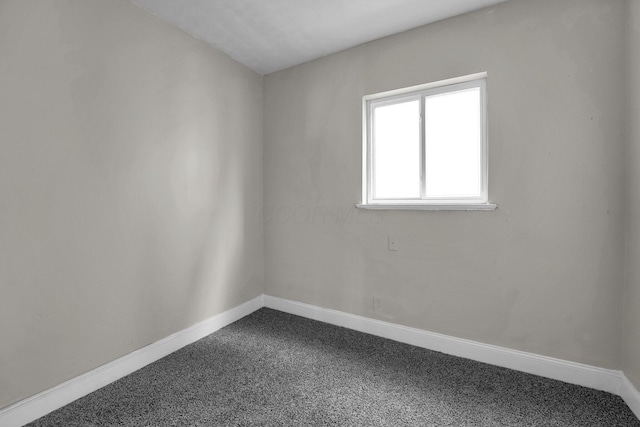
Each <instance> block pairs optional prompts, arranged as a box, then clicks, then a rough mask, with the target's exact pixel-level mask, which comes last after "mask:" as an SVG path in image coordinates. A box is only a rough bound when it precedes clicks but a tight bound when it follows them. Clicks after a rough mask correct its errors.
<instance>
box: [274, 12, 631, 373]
mask: <svg viewBox="0 0 640 427" xmlns="http://www.w3.org/2000/svg"><path fill="white" fill-rule="evenodd" d="M624 21H625V2H623V1H620V0H536V1H523V0H513V1H511V2H507V3H504V4H502V5H499V6H496V7H494V8H490V9H486V10H483V11H479V12H476V13H472V14H468V15H464V16H461V17H456V18H453V19H450V20H447V21H443V22H439V23H436V24H433V25H428V26H426V27H422V28H419V29H416V30H412V31H408V32H406V33H402V34H398V35H394V36H391V37H388V38H385V39H381V40H378V41H375V42H372V43H368V44H366V45H364V46H360V47H356V48H353V49H350V50H347V51H344V52H341V53H338V54H335V55H332V56H329V57H326V58H323V59H319V60H316V61H314V62H311V63H307V64H303V65H300V66H297V67H294V68H291V69H288V70H285V71H281V72H277V73H274V74H271V75H268V76H266V77H265V166H264V167H265V203H266V205H267V208H266V209H265V221H266V222H265V247H266V251H265V259H266V282H265V286H266V293H267V294H269V295H273V296H278V297H284V298H289V299H293V300H297V301H302V302H305V303H310V304H315V305H318V306H322V307H328V308H332V309H338V310H343V311H346V312H350V313H355V314H358V315H364V316H369V317H376V318H380V319H383V320H388V321H391V322H395V323H399V324H404V325H409V326H413V327H418V328H422V329H426V330H429V331H435V332H441V333H445V334H449V335H453V336H458V337H462V338H468V339H473V340H477V341H481V342H484V343H490V344H496V345H500V346H504V347H509V348H514V349H519V350H524V351H529V352H533V353H538V354H543V355H548V356H553V357H558V358H561V359H567V360H572V361H576V362H582V363H587V364H591V365H596V366H601V367H605V368H613V369H620V368H621V348H622V341H621V328H620V326H621V315H620V312H621V310H622V300H623V297H622V291H623V279H624V278H623V274H624V262H623V258H624V243H623V242H624V221H625V209H624V206H625V186H624V183H625V177H624V168H623V167H622V165H623V164H624V155H625V144H624V139H625V131H624V124H625V120H624V113H625V109H624V102H622V101H621V100H623V99H624V96H625V92H624V90H625V84H624V62H625V50H624V46H625V43H624V42H625V40H624V37H625V33H624ZM480 71H487V72H488V76H489V77H488V100H489V123H490V125H489V144H490V199H491V201H493V202H496V203H498V204H499V205H500V208H499V209H498V210H497V211H495V212H424V211H422V212H417V211H413V212H400V211H386V212H372V211H363V210H357V209H356V208H354V204H355V203H356V202H359V200H360V194H361V189H360V186H361V177H360V174H361V166H360V165H361V97H362V96H363V95H365V94H371V93H376V92H381V91H385V90H390V89H396V88H401V87H406V86H411V85H416V84H420V83H426V82H431V81H437V80H440V79H445V78H450V77H454V76H460V75H465V74H471V73H475V72H480ZM391 235H392V236H397V237H398V240H399V248H400V249H399V251H398V252H389V251H387V237H388V236H391ZM374 295H375V296H379V297H380V298H382V309H381V310H380V311H379V312H375V313H374V311H373V306H372V297H373V296H374ZM636 354H637V353H636ZM636 372H637V371H636Z"/></svg>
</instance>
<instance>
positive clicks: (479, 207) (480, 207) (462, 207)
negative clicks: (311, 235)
mask: <svg viewBox="0 0 640 427" xmlns="http://www.w3.org/2000/svg"><path fill="white" fill-rule="evenodd" d="M356 207H357V208H359V209H373V210H408V211H494V210H496V209H498V205H497V204H495V203H469V204H462V203H461V204H455V205H445V204H442V205H437V204H430V205H426V204H424V205H410V204H404V205H403V204H398V205H391V204H371V203H358V204H356Z"/></svg>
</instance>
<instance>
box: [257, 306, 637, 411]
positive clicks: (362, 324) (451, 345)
mask: <svg viewBox="0 0 640 427" xmlns="http://www.w3.org/2000/svg"><path fill="white" fill-rule="evenodd" d="M264 302H265V306H266V307H269V308H272V309H275V310H279V311H283V312H285V313H290V314H295V315H298V316H302V317H306V318H309V319H314V320H319V321H322V322H325V323H330V324H332V325H336V326H343V327H345V328H349V329H354V330H356V331H360V332H365V333H368V334H372V335H376V336H379V337H383V338H389V339H392V340H394V341H399V342H402V343H406V344H411V345H415V346H417V347H422V348H426V349H429V350H435V351H439V352H442V353H446V354H450V355H453V356H459V357H464V358H466V359H472V360H477V361H479V362H484V363H488V364H491V365H496V366H502V367H505V368H510V369H514V370H517V371H521V372H526V373H530V374H534V375H539V376H542V377H547V378H552V379H555V380H560V381H564V382H567V383H571V384H576V385H581V386H585V387H589V388H593V389H597V390H603V391H606V392H609V393H613V394H616V395H620V392H621V385H622V372H620V371H614V370H610V369H603V368H598V367H595V366H589V365H584V364H581V363H575V362H569V361H566V360H562V359H555V358H552V357H547V356H541V355H537V354H533V353H527V352H523V351H518V350H512V349H508V348H504V347H498V346H494V345H489V344H483V343H480V342H476V341H471V340H466V339H462V338H455V337H451V336H447V335H442V334H438V333H434V332H427V331H424V330H421V329H416V328H409V327H406V326H402V325H397V324H393V323H388V322H383V321H381V320H376V319H371V318H368V317H363V316H357V315H353V314H349V313H344V312H341V311H337V310H331V309H326V308H321V307H317V306H313V305H310V304H304V303H300V302H296V301H291V300H286V299H283V298H277V297H272V296H268V295H265V296H264ZM629 386H631V383H629ZM631 387H632V386H631ZM636 393H637V392H636ZM629 395H631V393H629ZM623 397H624V396H623ZM629 406H631V404H630V405H629ZM634 412H635V411H634ZM636 415H637V413H636Z"/></svg>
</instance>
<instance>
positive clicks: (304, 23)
mask: <svg viewBox="0 0 640 427" xmlns="http://www.w3.org/2000/svg"><path fill="white" fill-rule="evenodd" d="M132 1H133V2H134V3H136V4H138V5H139V6H141V7H143V8H145V9H147V10H149V11H151V12H152V13H154V14H156V15H158V16H159V17H160V18H162V19H164V20H166V21H168V22H169V23H171V24H173V25H175V26H177V27H179V28H181V29H183V30H184V31H186V32H188V33H190V34H192V35H194V36H195V37H197V38H199V39H201V40H203V41H205V42H207V43H209V44H211V45H213V46H215V47H216V48H218V49H220V50H222V51H223V52H225V53H227V54H228V55H229V56H231V57H232V58H234V59H235V60H236V61H238V62H240V63H242V64H244V65H246V66H247V67H249V68H251V69H253V70H254V71H257V72H258V73H260V74H268V73H271V72H274V71H278V70H282V69H285V68H289V67H291V66H294V65H297V64H301V63H303V62H307V61H310V60H313V59H316V58H320V57H323V56H326V55H330V54H332V53H335V52H339V51H341V50H344V49H347V48H349V47H353V46H357V45H359V44H362V43H366V42H368V41H371V40H375V39H378V38H381V37H384V36H388V35H391V34H395V33H399V32H402V31H406V30H409V29H411V28H416V27H419V26H421V25H425V24H429V23H431V22H435V21H439V20H442V19H445V18H449V17H452V16H456V15H460V14H462V13H466V12H470V11H473V10H478V9H481V8H484V7H487V6H491V5H494V4H497V3H502V2H503V1H506V0H132Z"/></svg>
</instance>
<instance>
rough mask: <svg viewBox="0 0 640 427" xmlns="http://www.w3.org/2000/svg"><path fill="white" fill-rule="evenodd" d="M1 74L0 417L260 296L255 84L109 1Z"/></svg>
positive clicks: (187, 40) (29, 19)
mask: <svg viewBox="0 0 640 427" xmlns="http://www.w3.org/2000/svg"><path fill="white" fill-rule="evenodd" d="M0 58H2V59H1V60H0V99H1V100H2V102H1V103H0V218H1V220H0V295H1V296H2V297H1V298H0V408H1V407H4V406H7V405H9V404H11V403H13V402H16V401H18V400H19V399H22V398H25V397H28V396H30V395H33V394H35V393H37V392H39V391H41V390H44V389H46V388H49V387H51V386H54V385H56V384H59V383H61V382H63V381H64V380H67V379H69V378H72V377H75V376H77V375H79V374H81V373H83V372H86V371H88V370H90V369H92V368H95V367H97V366H99V365H102V364H104V363H106V362H109V361H112V360H113V359H115V358H117V357H119V356H122V355H125V354H127V353H130V352H132V351H134V350H136V349H139V348H141V347H143V346H145V345H147V344H149V343H152V342H154V341H157V340H159V339H161V338H164V337H166V336H168V335H170V334H171V333H174V332H176V331H179V330H181V329H184V328H185V327H188V326H190V325H192V324H194V323H196V322H198V321H201V320H203V319H206V318H208V317H210V316H212V315H214V314H216V313H219V312H221V311H224V310H226V309H228V308H231V307H234V306H236V305H238V304H240V303H242V302H244V301H247V300H249V299H250V298H252V297H255V296H258V295H260V294H262V292H263V275H264V263H263V258H262V253H263V233H262V222H261V221H260V219H259V216H258V215H257V213H256V212H258V210H259V208H260V206H261V204H262V184H261V182H262V78H261V77H260V76H259V75H257V74H255V73H254V72H252V71H250V70H248V69H246V68H244V67H243V66H241V65H239V64H237V63H235V62H234V61H232V60H231V59H230V58H229V57H227V56H226V55H224V54H222V53H220V52H218V51H215V50H214V49H212V48H210V47H208V46H207V45H205V44H204V43H202V42H200V41H198V40H196V39H194V38H192V37H190V36H188V35H187V34H185V33H183V32H182V31H180V30H177V29H174V28H172V27H171V26H169V25H168V24H165V23H162V22H161V21H160V20H159V19H157V18H156V17H154V16H153V15H151V14H150V13H148V12H146V11H143V10H142V9H140V8H138V7H137V6H135V5H133V4H132V3H129V2H128V1H125V0H110V1H103V0H56V1H55V2H54V1H24V0H2V1H0Z"/></svg>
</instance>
